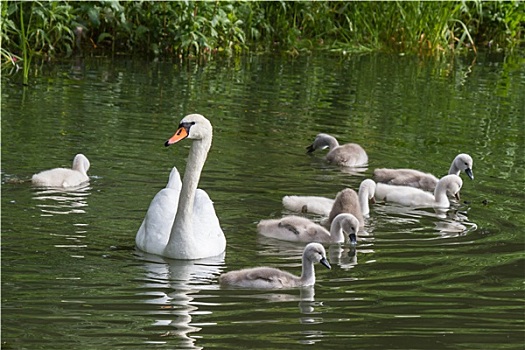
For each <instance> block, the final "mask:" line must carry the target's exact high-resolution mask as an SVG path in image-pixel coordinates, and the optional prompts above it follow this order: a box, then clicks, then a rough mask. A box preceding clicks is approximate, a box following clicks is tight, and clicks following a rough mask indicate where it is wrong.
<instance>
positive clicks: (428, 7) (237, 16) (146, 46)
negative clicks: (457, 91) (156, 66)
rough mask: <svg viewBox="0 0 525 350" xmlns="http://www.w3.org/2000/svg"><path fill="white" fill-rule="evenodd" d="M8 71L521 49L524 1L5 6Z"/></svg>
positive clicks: (39, 3)
mask: <svg viewBox="0 0 525 350" xmlns="http://www.w3.org/2000/svg"><path fill="white" fill-rule="evenodd" d="M1 15H2V24H1V33H0V38H1V44H2V50H1V54H2V55H1V56H2V66H4V65H9V64H13V63H14V62H16V60H17V59H18V60H19V59H20V56H23V55H24V52H25V54H26V55H28V56H27V57H26V58H25V59H24V61H25V60H29V58H30V57H32V56H40V57H43V58H54V57H57V56H69V55H71V54H73V53H74V52H77V53H81V54H106V53H108V52H109V53H111V54H117V53H125V54H130V53H132V54H135V53H137V54H147V55H154V56H164V57H180V58H187V57H199V58H204V59H208V58H210V57H211V56H212V55H213V54H215V53H223V54H228V55H234V54H240V53H242V52H246V51H249V50H250V51H270V50H272V51H273V50H278V51H282V52H288V53H290V54H294V55H296V54H300V53H301V52H305V51H312V50H319V49H321V50H323V49H324V50H331V51H334V52H347V51H355V50H384V51H394V52H403V53H405V52H406V53H411V52H412V53H419V54H422V55H436V54H442V53H445V54H447V53H452V52H464V51H470V50H473V51H475V50H477V48H478V47H489V48H496V49H508V50H512V49H514V48H516V47H519V46H520V45H521V44H522V43H523V31H524V27H525V24H524V23H525V2H523V1H494V2H484V1H480V0H476V1H452V2H448V1H385V2H375V1H370V2H362V1H333V2H332V1H261V2H259V1H45V2H44V1H32V2H25V1H3V2H2V10H1Z"/></svg>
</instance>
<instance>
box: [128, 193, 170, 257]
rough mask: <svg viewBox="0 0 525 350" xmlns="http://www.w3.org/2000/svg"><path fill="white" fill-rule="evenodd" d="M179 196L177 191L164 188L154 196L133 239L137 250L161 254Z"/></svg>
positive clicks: (167, 237) (166, 240)
mask: <svg viewBox="0 0 525 350" xmlns="http://www.w3.org/2000/svg"><path fill="white" fill-rule="evenodd" d="M179 194H180V192H179V191H178V190H174V189H171V188H164V189H162V190H160V191H159V193H157V194H156V195H155V197H154V198H153V200H152V201H151V204H150V206H149V208H148V212H147V213H146V217H145V218H144V221H143V222H142V225H141V226H140V228H139V230H138V232H137V236H136V237H135V243H136V244H137V247H138V248H139V249H141V250H143V251H146V252H148V253H153V254H161V253H162V251H163V250H164V248H165V247H166V244H167V243H168V240H169V238H170V234H171V227H172V226H173V221H174V220H175V214H176V213H177V207H178V203H179Z"/></svg>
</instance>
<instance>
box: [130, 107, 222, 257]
mask: <svg viewBox="0 0 525 350" xmlns="http://www.w3.org/2000/svg"><path fill="white" fill-rule="evenodd" d="M185 138H189V139H192V140H193V144H192V146H191V148H190V153H189V156H188V161H187V163H186V171H185V173H184V180H183V181H182V183H181V182H180V176H179V175H178V172H177V171H176V169H174V170H172V172H171V174H170V181H169V182H168V186H167V188H165V189H163V190H161V191H160V192H159V193H158V194H157V196H155V198H154V199H153V201H152V202H151V205H150V207H149V209H148V212H147V214H146V217H145V219H144V221H143V223H142V225H141V226H140V228H139V230H138V232H137V235H136V237H135V243H136V245H137V247H138V248H139V249H141V250H143V251H145V252H147V253H152V254H157V255H162V256H165V257H168V258H172V259H180V260H194V259H201V258H206V257H212V256H216V255H219V254H221V253H222V252H224V250H225V249H226V238H225V236H224V233H223V232H222V229H221V227H220V224H219V219H218V218H217V215H216V214H215V208H214V207H213V202H212V201H211V199H210V197H209V196H208V194H207V193H206V192H205V191H203V190H200V189H197V185H198V183H199V178H200V174H201V172H202V168H203V166H204V163H205V161H206V157H207V155H208V151H209V149H210V146H211V141H212V126H211V123H210V122H209V120H208V119H206V118H204V117H203V116H202V115H200V114H190V115H187V116H186V117H184V118H183V119H182V120H181V122H180V125H179V128H178V130H177V132H176V133H175V135H173V136H172V137H171V138H170V139H169V140H168V141H166V143H165V145H166V146H169V145H171V144H174V143H176V142H179V141H180V140H182V139H185ZM168 227H169V230H168Z"/></svg>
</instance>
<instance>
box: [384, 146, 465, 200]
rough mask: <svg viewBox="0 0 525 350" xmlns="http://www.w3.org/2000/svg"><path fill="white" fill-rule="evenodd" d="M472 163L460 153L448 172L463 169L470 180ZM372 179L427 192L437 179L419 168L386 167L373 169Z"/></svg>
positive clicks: (459, 171) (432, 189)
mask: <svg viewBox="0 0 525 350" xmlns="http://www.w3.org/2000/svg"><path fill="white" fill-rule="evenodd" d="M473 163H474V161H473V160H472V157H471V156H469V155H468V154H466V153H460V154H458V155H457V156H456V157H455V158H454V160H453V161H452V164H451V165H450V169H449V171H448V174H449V175H450V174H455V175H459V174H460V173H461V171H464V172H465V174H467V175H468V177H469V178H470V179H471V180H474V174H473V172H472V166H473ZM374 180H375V181H376V182H382V183H386V184H389V185H402V186H410V187H416V188H421V189H422V190H425V191H429V192H433V191H434V190H435V188H436V185H437V183H438V181H439V180H438V178H437V177H435V176H434V175H432V174H429V173H424V172H421V171H419V170H414V169H388V168H380V169H375V170H374Z"/></svg>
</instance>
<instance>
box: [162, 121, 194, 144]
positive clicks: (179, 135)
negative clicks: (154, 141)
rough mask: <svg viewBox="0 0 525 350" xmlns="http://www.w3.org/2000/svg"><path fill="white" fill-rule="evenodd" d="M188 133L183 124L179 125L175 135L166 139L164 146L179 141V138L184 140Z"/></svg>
mask: <svg viewBox="0 0 525 350" xmlns="http://www.w3.org/2000/svg"><path fill="white" fill-rule="evenodd" d="M188 135H189V130H188V129H186V128H185V127H184V126H181V127H180V128H178V129H177V131H176V132H175V135H173V136H172V137H170V139H169V140H168V141H166V142H165V143H164V146H166V147H168V146H170V145H173V144H174V143H177V142H179V141H180V140H184V139H185V138H186V137H188Z"/></svg>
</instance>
